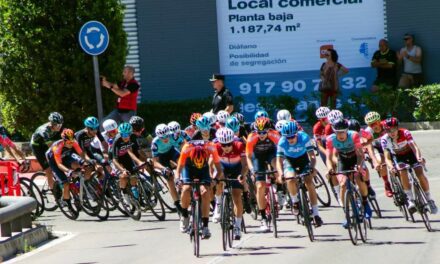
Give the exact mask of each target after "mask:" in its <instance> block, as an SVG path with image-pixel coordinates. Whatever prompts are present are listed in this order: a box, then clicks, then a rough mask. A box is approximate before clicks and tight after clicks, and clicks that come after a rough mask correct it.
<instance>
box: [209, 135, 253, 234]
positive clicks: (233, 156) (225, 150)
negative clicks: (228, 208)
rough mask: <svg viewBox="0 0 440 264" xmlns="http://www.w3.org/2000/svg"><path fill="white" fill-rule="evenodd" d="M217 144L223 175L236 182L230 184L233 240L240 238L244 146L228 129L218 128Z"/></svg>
mask: <svg viewBox="0 0 440 264" xmlns="http://www.w3.org/2000/svg"><path fill="white" fill-rule="evenodd" d="M216 136H217V139H218V142H217V143H216V147H217V152H218V154H219V156H220V163H221V165H222V167H223V174H224V175H225V176H226V177H228V178H229V179H237V180H238V181H232V182H230V184H231V186H232V200H233V201H234V214H235V223H234V230H233V232H234V238H235V239H236V240H240V238H241V231H240V229H241V221H242V218H243V202H242V198H241V197H242V194H243V183H244V182H245V180H244V178H245V177H246V174H247V165H246V153H245V145H244V143H243V142H241V141H239V140H235V139H234V138H235V135H234V132H233V131H232V130H231V129H229V128H226V127H224V128H220V129H219V130H217V133H216Z"/></svg>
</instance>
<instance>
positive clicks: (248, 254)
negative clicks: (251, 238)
mask: <svg viewBox="0 0 440 264" xmlns="http://www.w3.org/2000/svg"><path fill="white" fill-rule="evenodd" d="M275 254H279V253H274V252H250V253H223V254H206V255H203V254H201V255H200V257H225V258H227V257H240V256H241V257H244V256H263V255H275Z"/></svg>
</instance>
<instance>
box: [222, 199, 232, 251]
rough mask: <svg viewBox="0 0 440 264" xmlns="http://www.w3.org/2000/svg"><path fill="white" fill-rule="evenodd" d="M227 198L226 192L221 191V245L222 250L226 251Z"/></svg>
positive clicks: (227, 225)
mask: <svg viewBox="0 0 440 264" xmlns="http://www.w3.org/2000/svg"><path fill="white" fill-rule="evenodd" d="M228 201H229V199H228V194H225V193H223V197H222V204H223V206H222V210H221V213H220V214H221V215H220V219H221V220H220V221H221V222H220V223H221V224H220V226H221V229H222V246H223V251H226V250H227V249H228V247H227V245H228V236H229V233H228V229H229V226H230V223H229V220H230V218H229V207H228V206H227V203H228Z"/></svg>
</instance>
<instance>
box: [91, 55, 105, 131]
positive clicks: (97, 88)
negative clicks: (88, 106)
mask: <svg viewBox="0 0 440 264" xmlns="http://www.w3.org/2000/svg"><path fill="white" fill-rule="evenodd" d="M93 72H94V74H95V92H96V103H97V105H98V118H99V120H100V121H101V122H102V121H103V120H102V119H103V118H104V114H103V109H102V97H101V81H100V79H99V64H98V56H93Z"/></svg>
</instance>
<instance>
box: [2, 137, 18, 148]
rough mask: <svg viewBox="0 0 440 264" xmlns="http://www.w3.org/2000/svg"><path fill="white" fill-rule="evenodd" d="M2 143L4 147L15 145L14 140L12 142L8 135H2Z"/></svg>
mask: <svg viewBox="0 0 440 264" xmlns="http://www.w3.org/2000/svg"><path fill="white" fill-rule="evenodd" d="M0 145H1V146H3V147H11V148H13V147H15V144H14V142H12V141H11V140H10V139H9V138H8V137H7V136H6V135H0Z"/></svg>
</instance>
